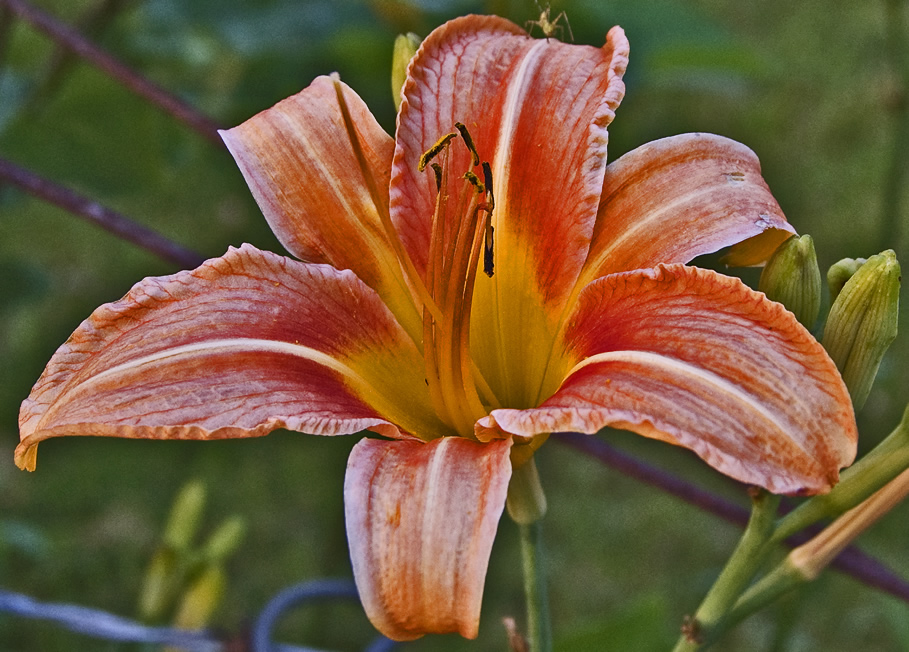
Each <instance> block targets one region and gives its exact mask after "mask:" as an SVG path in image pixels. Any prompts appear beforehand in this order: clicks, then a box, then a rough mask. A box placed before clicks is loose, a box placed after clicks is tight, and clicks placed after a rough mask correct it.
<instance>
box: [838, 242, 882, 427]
mask: <svg viewBox="0 0 909 652" xmlns="http://www.w3.org/2000/svg"><path fill="white" fill-rule="evenodd" d="M899 293H900V264H899V262H898V261H897V259H896V254H895V253H894V252H893V250H892V249H888V250H887V251H885V252H883V253H880V254H878V255H876V256H871V258H869V259H868V261H867V262H866V263H865V264H864V265H862V266H861V267H859V269H858V271H857V272H855V274H854V275H853V276H852V278H850V279H849V280H848V281H847V282H846V284H845V285H844V286H843V290H842V291H841V292H840V293H839V296H838V297H837V298H836V301H834V302H833V306H832V307H831V308H830V316H829V317H827V325H826V327H825V328H824V338H823V340H822V344H823V345H824V348H825V349H827V353H829V354H830V357H831V358H833V361H834V362H835V363H836V366H837V368H838V369H839V370H840V373H841V374H842V375H843V380H844V381H845V382H846V387H848V388H849V393H850V395H851V396H852V404H853V405H854V406H855V409H856V411H858V410H860V409H861V408H862V406H863V405H864V404H865V399H866V398H868V393H869V392H870V391H871V385H872V383H874V377H875V376H876V375H877V370H878V367H880V365H881V360H883V358H884V354H885V353H886V352H887V348H888V347H889V346H890V344H891V342H893V340H894V338H896V327H897V318H898V317H899Z"/></svg>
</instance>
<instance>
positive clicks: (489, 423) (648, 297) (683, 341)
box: [481, 265, 857, 493]
mask: <svg viewBox="0 0 909 652" xmlns="http://www.w3.org/2000/svg"><path fill="white" fill-rule="evenodd" d="M566 355H567V356H568V359H567V362H566V366H570V364H571V363H572V362H575V361H578V364H575V366H574V368H573V369H572V371H571V372H570V373H569V374H568V376H567V377H566V379H565V381H564V382H563V383H562V386H561V387H560V388H559V390H558V391H557V392H556V393H555V394H554V395H553V396H552V397H550V398H549V399H548V400H546V401H545V402H544V403H543V404H542V405H541V406H540V407H539V409H533V410H525V411H519V410H495V411H493V412H492V417H490V418H487V419H486V420H485V421H484V422H483V423H481V426H483V427H496V426H497V427H498V428H500V429H502V430H504V431H506V432H509V433H513V434H517V435H524V436H528V435H532V434H535V433H539V432H554V431H572V430H578V431H581V432H586V433H594V432H597V431H598V430H600V429H601V428H603V427H605V426H614V427H617V428H623V429H627V430H632V431H634V432H637V433H639V434H642V435H644V436H647V437H653V438H655V439H662V440H664V441H668V442H670V443H673V444H678V445H681V446H685V447H687V448H690V449H691V450H693V451H695V452H696V453H697V454H698V455H700V456H701V457H702V458H703V459H704V460H706V461H707V462H708V463H709V464H710V465H711V466H713V467H714V468H716V469H717V470H719V471H721V472H723V473H725V474H727V475H730V476H732V477H734V478H736V479H738V480H741V481H743V482H747V483H751V484H755V485H759V486H762V487H765V488H767V489H769V490H770V491H773V492H776V493H800V492H804V493H818V492H823V491H826V490H828V489H829V488H830V487H831V486H832V485H833V484H834V483H835V482H836V480H837V477H838V471H839V469H840V468H841V467H843V466H845V465H847V464H849V463H851V462H852V460H853V458H854V456H855V450H856V440H857V432H856V426H855V418H854V415H853V412H852V404H851V402H850V400H849V394H848V392H847V390H846V387H845V385H844V384H843V381H842V379H841V378H840V376H839V374H838V373H837V371H836V368H835V366H834V365H833V363H832V361H831V360H830V358H829V357H828V356H827V354H826V353H825V352H824V349H823V348H822V347H821V346H820V344H818V342H817V341H816V340H815V339H814V338H812V337H811V335H810V334H809V333H808V331H806V330H805V329H804V328H803V327H802V326H801V325H800V324H799V323H798V322H797V321H796V320H795V318H794V317H793V316H792V314H791V313H789V312H788V311H786V310H785V309H784V308H783V307H782V306H781V305H779V304H777V303H774V302H772V301H768V300H767V299H766V298H765V297H764V295H763V294H761V293H758V292H755V291H753V290H751V289H749V288H748V287H747V286H745V285H744V284H743V283H741V282H740V281H739V280H737V279H734V278H730V277H727V276H723V275H721V274H717V273H715V272H712V271H707V270H702V269H697V268H694V267H686V266H684V265H668V266H659V267H658V268H656V269H651V270H638V271H634V272H628V273H623V274H613V275H610V276H606V277H604V278H601V279H599V280H597V281H595V282H594V283H592V284H591V285H590V286H589V287H587V288H586V289H585V290H584V292H582V293H581V296H580V302H579V305H578V308H577V311H576V312H575V314H574V316H573V318H572V321H571V324H570V325H569V328H568V331H567V344H566Z"/></svg>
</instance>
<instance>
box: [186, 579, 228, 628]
mask: <svg viewBox="0 0 909 652" xmlns="http://www.w3.org/2000/svg"><path fill="white" fill-rule="evenodd" d="M226 583H227V580H226V578H225V575H224V570H223V569H222V568H221V566H220V565H217V564H213V565H207V566H205V567H204V568H203V569H202V572H201V573H199V575H197V576H196V578H195V579H194V580H193V581H192V582H191V583H190V585H189V588H188V589H186V593H184V594H183V600H181V602H180V606H179V608H178V609H177V615H176V616H175V617H174V625H175V626H176V627H179V628H181V629H202V628H203V627H205V626H206V625H208V623H209V621H210V620H211V616H212V614H213V613H214V612H215V609H217V607H218V604H220V602H221V598H222V596H223V595H224V586H225V584H226Z"/></svg>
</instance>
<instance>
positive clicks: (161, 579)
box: [139, 548, 180, 623]
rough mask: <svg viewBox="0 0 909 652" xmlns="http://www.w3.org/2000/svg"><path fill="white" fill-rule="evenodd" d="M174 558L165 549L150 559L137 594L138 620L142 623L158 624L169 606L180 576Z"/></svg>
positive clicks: (171, 551) (172, 554)
mask: <svg viewBox="0 0 909 652" xmlns="http://www.w3.org/2000/svg"><path fill="white" fill-rule="evenodd" d="M176 557H177V554H176V553H175V552H174V551H173V550H168V549H166V548H159V549H158V551H157V552H155V554H154V556H153V557H152V560H151V563H150V564H149V565H148V571H147V572H146V573H145V581H144V582H143V583H142V589H141V590H140V592H139V618H140V619H141V620H142V621H143V622H146V623H156V622H159V621H160V620H161V619H162V618H163V616H164V612H165V610H166V609H167V608H168V607H169V606H170V605H171V603H172V600H173V597H174V592H175V591H176V589H177V581H178V576H179V574H180V567H179V565H178V563H177V558H176Z"/></svg>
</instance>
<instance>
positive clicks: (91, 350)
mask: <svg viewBox="0 0 909 652" xmlns="http://www.w3.org/2000/svg"><path fill="white" fill-rule="evenodd" d="M392 424H395V425H392ZM19 426H20V433H21V443H20V444H19V447H18V448H17V449H16V462H17V464H19V465H20V466H22V467H28V468H34V464H35V447H36V446H37V444H38V442H40V441H42V440H44V439H47V438H49V437H57V436H62V435H105V436H113V437H140V438H154V439H219V438H227V437H256V436H261V435H265V434H267V433H269V432H271V431H272V430H275V429H277V428H288V429H290V430H300V431H304V432H309V433H313V434H323V435H333V434H346V433H353V432H357V431H360V430H363V429H366V428H368V429H371V430H375V431H377V432H381V433H382V434H384V435H386V436H392V437H404V436H407V435H404V434H402V433H401V432H400V431H399V429H398V426H401V427H402V428H403V429H404V430H405V431H407V432H411V433H413V432H419V433H420V434H421V436H424V435H426V436H439V434H442V433H444V432H445V430H444V428H443V427H441V426H440V425H439V422H438V421H437V419H436V418H435V417H434V416H433V415H432V412H431V409H430V407H429V397H428V391H427V390H426V388H425V385H424V383H423V363H422V358H421V356H420V354H419V352H418V351H417V350H416V347H415V346H414V345H413V343H412V342H411V340H410V339H409V337H408V336H407V335H406V334H405V333H404V331H403V330H402V329H401V327H400V326H399V325H398V324H397V322H396V321H395V320H394V318H393V317H392V316H391V314H390V313H389V312H388V310H387V308H385V306H384V305H383V304H382V302H381V301H380V300H379V298H378V297H377V296H376V294H375V293H374V292H373V291H372V290H370V289H369V288H368V287H366V286H365V285H364V284H363V283H362V282H361V281H360V280H359V279H357V278H356V277H355V276H354V275H353V274H352V273H351V272H339V271H338V270H335V269H333V268H331V267H328V266H325V265H310V264H305V263H299V262H297V261H294V260H290V259H288V258H284V257H281V256H277V255H275V254H271V253H268V252H262V251H259V250H258V249H256V248H254V247H252V246H250V245H244V246H243V247H242V248H241V249H231V250H229V251H228V253H227V254H225V255H224V256H223V257H221V258H215V259H212V260H209V261H207V262H206V263H204V264H203V265H202V266H201V267H199V268H198V269H196V270H192V271H186V272H180V273H179V274H176V275H173V276H168V277H162V278H148V279H145V280H144V281H142V282H140V283H139V284H137V285H136V286H135V287H134V288H133V289H132V290H131V291H130V292H129V293H128V294H127V295H126V296H125V297H124V298H123V299H121V300H120V301H117V302H114V303H111V304H107V305H104V306H101V307H100V308H98V309H97V310H96V311H95V312H94V313H93V314H92V315H91V316H90V317H89V318H88V319H87V320H86V321H85V322H83V324H82V325H81V326H80V327H79V328H78V329H77V330H76V332H75V333H73V335H72V336H71V337H70V338H69V340H68V341H67V342H66V343H65V344H64V345H63V346H62V347H60V349H59V350H58V351H57V353H56V354H55V355H54V357H53V358H52V359H51V361H50V362H49V363H48V366H47V369H46V370H45V371H44V374H43V375H42V376H41V378H40V379H39V380H38V382H37V384H36V385H35V387H34V388H33V389H32V393H31V395H30V396H29V397H28V398H27V399H26V400H25V401H24V402H23V404H22V409H21V411H20V415H19Z"/></svg>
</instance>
